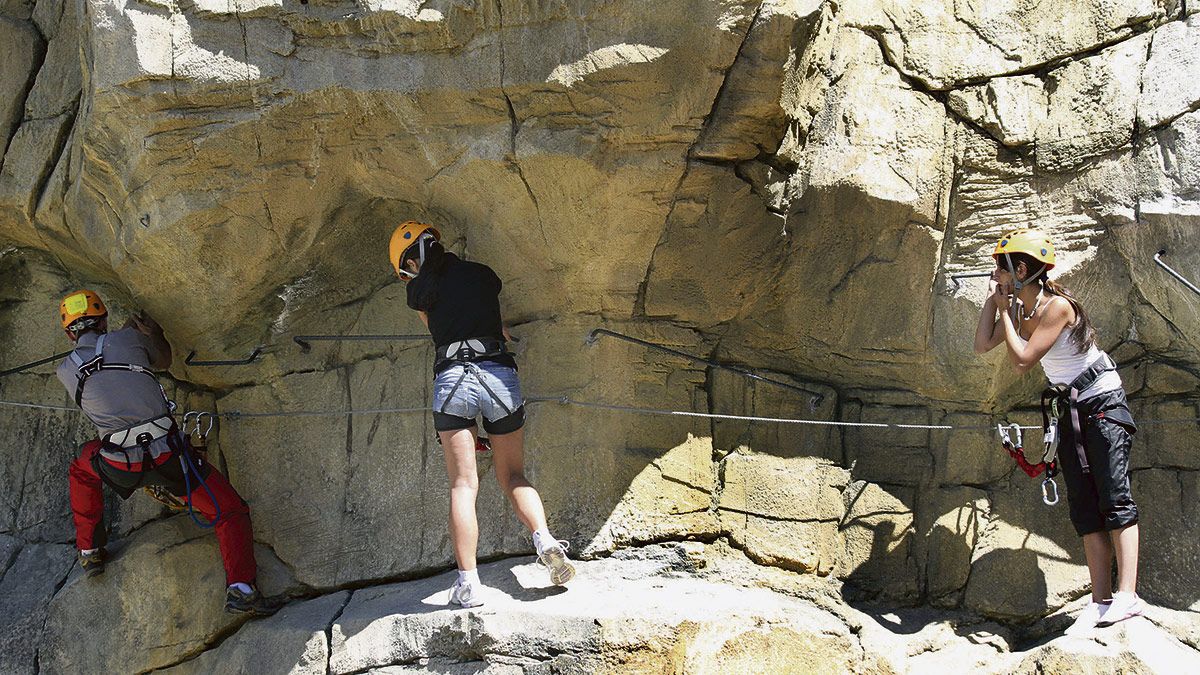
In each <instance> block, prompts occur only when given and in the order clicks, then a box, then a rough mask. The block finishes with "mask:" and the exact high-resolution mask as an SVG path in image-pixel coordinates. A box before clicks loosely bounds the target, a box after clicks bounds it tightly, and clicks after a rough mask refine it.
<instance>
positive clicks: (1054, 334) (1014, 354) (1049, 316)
mask: <svg viewBox="0 0 1200 675" xmlns="http://www.w3.org/2000/svg"><path fill="white" fill-rule="evenodd" d="M1072 313H1073V312H1072V311H1071V303H1069V302H1067V301H1066V300H1064V299H1063V298H1054V299H1053V300H1052V301H1051V302H1050V303H1049V304H1048V305H1047V306H1046V309H1045V311H1044V313H1043V314H1042V320H1041V322H1040V323H1039V324H1038V327H1037V329H1035V330H1034V331H1033V335H1030V336H1029V342H1028V343H1026V344H1024V345H1022V344H1021V340H1020V336H1019V335H1018V334H1017V328H1016V326H1014V325H1013V321H1012V317H1011V316H1009V315H1008V312H1001V314H1000V325H1001V326H1002V327H1003V330H1004V344H1005V346H1007V347H1008V360H1009V361H1012V363H1013V365H1014V366H1016V367H1017V372H1018V373H1021V374H1022V375H1024V374H1025V373H1027V372H1029V370H1030V369H1031V368H1033V367H1034V366H1035V365H1037V363H1038V361H1041V360H1042V357H1043V356H1045V355H1046V352H1048V351H1050V348H1051V347H1053V346H1054V342H1055V341H1056V340H1058V336H1059V335H1060V334H1061V333H1062V332H1063V331H1064V330H1066V328H1067V325H1068V324H1070V323H1071V315H1072Z"/></svg>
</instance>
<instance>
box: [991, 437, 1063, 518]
mask: <svg viewBox="0 0 1200 675" xmlns="http://www.w3.org/2000/svg"><path fill="white" fill-rule="evenodd" d="M996 428H997V430H999V432H1000V444H1001V445H1002V446H1004V449H1005V450H1006V451H1008V455H1009V457H1012V458H1013V460H1014V461H1016V463H1017V466H1019V467H1020V468H1021V470H1022V471H1024V472H1025V475H1027V476H1029V477H1030V478H1037V477H1038V476H1040V475H1041V474H1042V472H1043V471H1044V472H1045V473H1046V478H1045V479H1044V480H1043V481H1042V501H1043V502H1045V503H1046V505H1047V506H1054V505H1055V504H1057V503H1058V484H1057V483H1055V482H1054V477H1055V476H1057V475H1058V461H1057V459H1058V456H1057V454H1056V452H1057V448H1058V443H1057V441H1056V442H1055V443H1054V444H1053V446H1051V444H1050V442H1049V441H1047V442H1046V443H1045V447H1044V450H1043V452H1042V461H1040V462H1038V463H1037V464H1032V463H1030V461H1029V460H1028V459H1026V458H1025V443H1024V441H1023V438H1022V435H1021V425H1019V424H1016V423H1015V422H1014V423H1012V424H1003V423H1001V424H998V425H996Z"/></svg>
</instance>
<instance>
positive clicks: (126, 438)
mask: <svg viewBox="0 0 1200 675" xmlns="http://www.w3.org/2000/svg"><path fill="white" fill-rule="evenodd" d="M60 318H61V320H62V326H63V329H64V330H65V331H66V333H67V336H68V337H70V338H71V340H72V341H73V342H74V343H75V350H74V351H72V352H71V354H70V355H69V356H68V357H67V358H66V359H65V360H64V361H63V362H62V363H61V364H60V365H59V367H58V373H57V374H58V378H59V380H60V381H61V382H62V383H63V386H65V387H66V389H67V392H68V393H70V394H71V395H72V396H74V399H75V403H76V405H78V406H79V407H80V408H81V409H82V410H83V412H84V414H85V415H87V417H88V419H89V420H91V422H92V423H93V424H95V425H96V428H97V430H98V432H99V434H100V438H98V439H96V440H92V441H89V442H87V443H85V444H84V445H83V448H82V449H81V452H80V454H79V457H78V458H76V459H75V460H74V461H73V462H71V466H70V469H69V470H68V477H69V481H70V493H71V512H72V514H73V516H74V520H75V534H76V539H75V545H76V547H77V548H78V549H79V561H80V565H81V566H82V567H83V569H84V570H85V571H86V572H87V574H88V576H96V575H99V574H101V573H102V572H103V571H104V564H105V556H106V554H105V550H104V546H105V544H106V543H107V533H106V531H105V528H104V522H103V518H104V493H103V487H102V486H103V485H104V484H107V485H108V486H109V487H110V488H112V489H113V491H114V492H116V493H117V494H118V495H119V496H120V497H121V498H122V499H128V498H129V496H130V495H131V494H133V492H134V491H136V490H137V489H138V488H140V487H146V486H160V487H162V488H165V489H166V490H167V491H168V492H170V493H171V495H172V496H174V497H175V498H176V499H179V500H182V501H185V502H186V503H187V505H188V508H189V510H191V511H193V514H192V517H193V519H195V512H199V513H200V514H201V515H202V516H204V517H205V518H207V519H208V520H209V521H210V523H211V524H210V525H203V526H205V527H212V528H214V530H215V532H216V536H217V544H218V546H219V547H220V549H221V558H222V561H223V563H224V566H225V577H226V584H227V588H226V594H225V610H226V611H228V612H231V613H235V614H254V615H261V616H265V615H268V614H273V613H275V612H276V611H277V610H278V609H279V606H280V603H279V602H278V600H276V599H274V598H266V597H264V596H263V595H262V594H261V593H259V591H258V590H257V588H255V576H256V573H257V565H256V563H255V560H254V537H253V533H252V531H251V526H250V509H249V507H248V506H247V505H246V502H245V501H243V500H242V498H241V496H240V495H238V493H237V491H236V490H234V489H233V486H232V485H230V484H229V481H228V480H227V479H226V478H225V476H223V475H221V473H220V472H219V471H217V470H216V469H215V468H213V467H212V466H211V465H209V463H208V462H207V461H206V460H205V458H204V456H203V455H201V454H197V453H195V452H194V451H193V450H192V448H191V445H190V444H189V442H188V440H187V438H186V437H185V436H183V435H182V434H181V433H180V432H179V428H178V427H177V426H176V424H175V420H174V418H173V417H172V415H171V411H170V407H171V406H170V403H169V402H168V401H167V397H166V394H165V392H164V391H163V390H162V388H161V387H160V386H159V384H158V380H157V379H156V378H155V377H154V374H153V372H152V371H151V368H160V369H161V368H166V367H167V366H168V365H170V363H171V346H170V344H169V343H167V341H166V338H165V337H164V336H163V332H162V328H161V327H160V326H159V325H158V324H157V323H155V322H154V321H153V320H152V319H149V318H147V317H134V318H132V319H130V321H129V322H128V323H127V324H126V325H125V326H124V327H123V328H121V329H120V330H117V331H114V332H112V333H109V332H108V311H107V309H106V308H105V306H104V303H103V301H101V300H100V297H99V296H98V295H96V294H95V293H93V292H91V291H78V292H75V293H72V294H70V295H68V296H67V297H66V298H64V299H63V301H62V304H61V306H60ZM85 384H87V385H88V386H87V387H86V388H85V386H84V385H85ZM196 522H197V523H198V524H200V521H199V520H197V521H196Z"/></svg>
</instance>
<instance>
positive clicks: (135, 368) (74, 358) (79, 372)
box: [68, 334, 175, 410]
mask: <svg viewBox="0 0 1200 675" xmlns="http://www.w3.org/2000/svg"><path fill="white" fill-rule="evenodd" d="M106 337H108V335H107V334H101V335H100V336H99V337H98V338H96V345H95V347H94V348H93V349H94V351H93V352H92V353H93V356H92V358H91V360H89V361H84V360H83V357H82V356H80V355H79V348H78V347H76V348H75V350H73V351H72V352H71V353H70V354H69V355H68V358H70V359H71V363H74V364H75V368H76V370H75V377H76V380H77V384H76V385H75V405H78V406H81V407H82V401H83V385H84V384H86V383H87V381H88V378H90V377H91V376H93V375H95V374H96V373H98V372H100V371H102V370H123V371H126V372H130V373H142V374H144V375H148V376H149V377H150V378H151V379H153V380H154V384H156V385H158V389H159V391H161V392H162V395H163V399H164V400H165V401H166V402H167V407H168V408H169V409H171V410H174V409H175V403H174V402H173V401H171V399H170V398H168V397H167V390H166V389H163V388H162V385H161V384H159V382H158V378H157V377H155V376H154V371H152V370H150V369H148V368H143V367H142V366H139V365H137V364H133V363H107V362H105V360H104V339H105V338H106Z"/></svg>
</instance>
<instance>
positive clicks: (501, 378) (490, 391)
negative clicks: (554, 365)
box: [433, 361, 525, 422]
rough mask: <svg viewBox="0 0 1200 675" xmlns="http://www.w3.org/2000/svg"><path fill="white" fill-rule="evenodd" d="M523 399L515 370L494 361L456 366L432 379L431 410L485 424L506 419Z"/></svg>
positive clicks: (519, 405)
mask: <svg viewBox="0 0 1200 675" xmlns="http://www.w3.org/2000/svg"><path fill="white" fill-rule="evenodd" d="M524 402H525V400H524V399H523V398H522V397H521V382H520V380H519V379H518V378H517V369H516V368H513V367H511V366H504V365H501V364H499V363H496V362H494V361H480V362H478V363H470V362H467V363H455V364H454V365H452V366H450V367H449V368H447V369H445V370H443V371H442V372H440V373H438V374H437V377H435V378H434V380H433V411H434V412H436V413H443V414H446V415H454V416H455V417H463V418H466V419H475V418H476V417H478V416H479V415H483V419H484V420H486V421H488V422H495V421H496V420H499V419H502V418H504V417H508V416H509V415H511V414H512V413H514V412H515V411H516V410H517V409H518V408H520V407H521V405H522V404H523V403H524Z"/></svg>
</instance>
